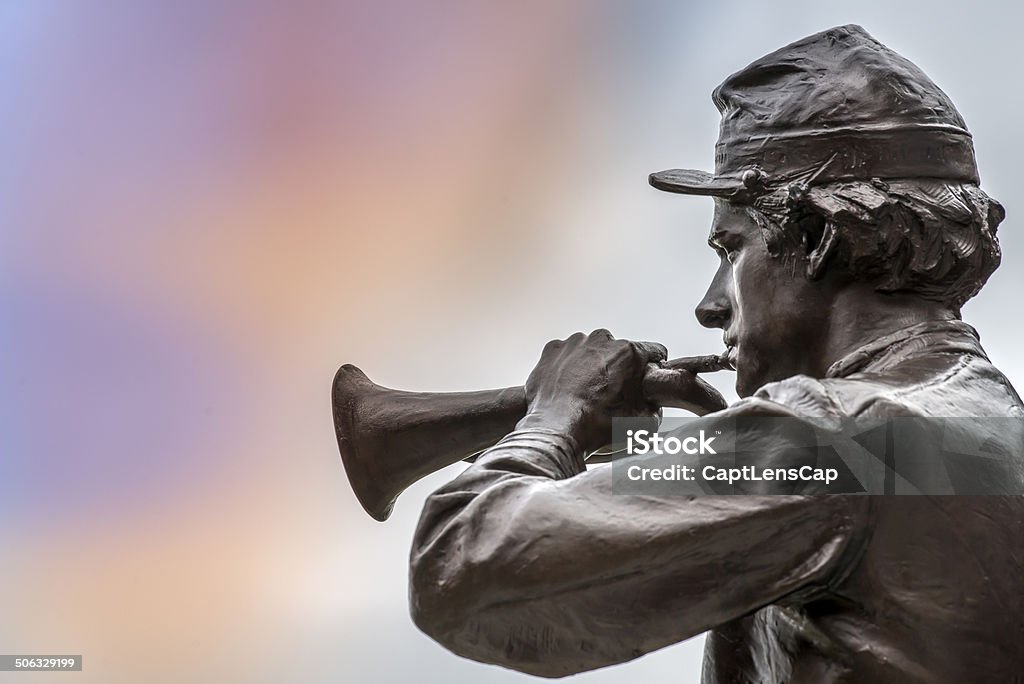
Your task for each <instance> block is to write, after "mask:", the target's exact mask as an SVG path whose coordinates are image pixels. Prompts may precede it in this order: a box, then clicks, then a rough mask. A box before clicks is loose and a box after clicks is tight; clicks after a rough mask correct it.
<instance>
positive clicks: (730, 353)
mask: <svg viewBox="0 0 1024 684" xmlns="http://www.w3.org/2000/svg"><path fill="white" fill-rule="evenodd" d="M739 356H740V353H739V350H737V349H736V347H734V346H732V345H730V346H728V347H726V348H725V359H726V361H728V362H729V365H730V366H732V368H733V370H736V362H737V361H738V360H739Z"/></svg>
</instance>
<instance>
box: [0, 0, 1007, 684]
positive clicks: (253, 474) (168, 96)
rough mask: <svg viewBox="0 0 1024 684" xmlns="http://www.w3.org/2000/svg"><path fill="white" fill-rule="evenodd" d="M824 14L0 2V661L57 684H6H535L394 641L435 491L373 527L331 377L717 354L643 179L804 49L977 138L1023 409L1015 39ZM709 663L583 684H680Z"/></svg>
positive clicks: (681, 244) (994, 334) (985, 11)
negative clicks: (838, 29) (48, 671)
mask: <svg viewBox="0 0 1024 684" xmlns="http://www.w3.org/2000/svg"><path fill="white" fill-rule="evenodd" d="M853 5H855V8H854V6H853ZM853 5H849V4H846V3H822V2H817V1H808V2H798V1H791V2H772V3H767V2H744V3H741V2H727V1H719V2H715V3H710V2H709V3H681V2H597V1H588V0H560V1H559V2H554V3H552V2H542V1H539V0H538V1H533V0H529V1H526V2H505V3H478V2H469V1H466V2H448V1H444V2H418V1H413V0H410V1H409V2H391V1H384V2H365V3H362V4H355V3H347V2H340V3H339V2H333V3H329V2H307V1H305V0H301V1H293V2H283V1H278V2H263V1H259V0H253V1H246V2H242V1H241V0H239V1H238V2H227V1H208V0H186V1H183V2H164V3H158V2H143V3H139V2H131V1H129V0H124V1H115V0H95V1H94V2H89V3H74V2H68V1H63V2H60V1H52V0H32V1H28V0H24V1H19V0H8V1H7V2H3V3H0V110H2V112H3V116H2V119H0V121H2V125H0V149H2V150H3V162H2V163H0V217H2V219H0V220H2V232H0V260H2V268H0V282H2V284H3V287H2V288H0V326H2V327H0V329H2V330H3V342H2V345H0V378H2V383H3V399H2V403H3V410H2V412H0V452H2V453H0V606H3V619H2V620H0V653H37V654H40V653H81V654H83V655H84V662H85V669H84V671H83V672H82V673H79V674H65V673H61V674H52V675H42V674H40V675H26V674H17V675H14V674H7V675H2V674H0V678H3V677H5V676H6V677H7V678H9V679H11V680H17V681H19V682H21V681H24V682H35V681H50V680H54V681H56V680H58V679H59V680H60V681H62V682H63V681H72V680H74V681H76V682H107V683H109V682H138V681H145V682H181V681H196V682H200V681H233V682H243V681H245V682H280V681H292V682H406V681H413V680H421V681H447V682H478V683H483V682H514V681H524V680H526V679H528V678H527V677H526V676H525V675H519V674H516V673H514V672H511V671H506V670H501V669H498V668H494V667H489V666H484V665H479V664H476V663H472V662H469V661H466V660H462V659H460V658H457V657H456V656H454V655H451V654H449V653H448V652H446V651H444V650H443V649H442V648H441V647H439V646H437V645H436V644H434V643H433V642H432V641H431V640H429V639H428V638H427V637H425V636H423V635H422V634H420V633H419V632H418V631H417V630H416V628H415V627H414V626H413V625H412V623H411V620H410V618H409V617H408V611H407V606H406V569H407V568H406V563H407V554H408V548H409V543H410V540H411V538H412V532H413V527H414V525H415V522H416V519H417V516H418V514H419V509H420V507H421V505H422V502H423V499H424V497H425V496H426V495H427V493H428V492H430V491H431V490H432V489H433V488H435V487H437V486H439V485H440V484H441V483H442V482H445V481H447V480H448V479H449V478H451V477H452V476H453V475H454V474H455V473H456V472H458V470H459V468H460V467H459V466H454V467H452V468H450V469H448V470H447V471H445V472H442V473H438V474H436V475H435V476H432V477H431V478H428V479H427V480H425V481H423V482H421V483H419V484H418V485H416V486H414V487H413V488H412V489H411V490H409V491H408V492H407V493H406V494H405V495H404V496H403V498H401V499H400V500H399V503H398V506H397V508H396V511H395V514H394V516H393V518H392V519H391V520H390V521H389V522H388V523H387V524H384V525H382V524H379V523H376V522H374V521H372V520H371V519H370V518H369V517H367V516H366V515H365V514H364V513H363V511H362V510H361V509H360V507H359V505H358V503H357V502H356V501H355V499H354V497H353V496H352V494H351V492H350V490H349V487H348V483H347V481H346V478H345V474H344V472H343V471H342V468H341V465H340V463H339V459H338V456H337V448H336V444H335V437H334V433H333V428H332V424H331V413H330V404H329V388H330V383H331V378H332V376H333V373H334V371H335V369H336V368H337V367H338V365H340V364H341V363H345V362H351V363H355V364H357V365H359V366H360V367H361V368H362V369H363V370H364V371H366V372H367V374H368V375H369V376H370V377H371V378H372V379H374V380H376V381H377V382H379V383H382V384H385V385H388V386H392V387H399V388H404V389H418V390H437V391H441V390H461V389H482V388H488V387H496V386H506V385H513V384H520V383H522V382H523V381H524V379H525V378H526V376H527V374H528V373H529V371H530V369H531V368H532V365H533V363H534V362H535V361H536V359H537V357H538V356H539V353H540V349H541V347H542V346H543V344H544V343H545V341H547V340H548V339H550V338H554V337H565V336H567V335H569V334H570V333H572V332H574V331H576V330H583V331H589V330H592V329H594V328H597V327H608V328H610V329H611V330H612V332H613V333H614V334H615V335H617V336H620V337H627V338H634V339H648V340H658V341H661V342H663V343H665V344H666V345H667V346H668V348H669V350H670V352H671V353H672V354H673V355H684V354H699V353H715V352H718V351H720V350H721V341H720V334H719V333H717V332H714V331H707V330H704V329H702V328H700V327H699V326H698V325H697V323H696V322H695V320H694V319H693V314H692V311H693V307H694V305H695V304H696V303H697V301H698V300H699V299H700V297H701V295H702V293H703V291H704V288H705V286H706V284H707V282H708V281H709V280H710V277H711V275H712V273H713V271H714V268H715V263H716V260H715V259H714V258H713V256H712V253H711V252H710V250H709V249H708V248H707V246H706V245H705V236H706V231H707V227H708V225H709V222H710V218H711V211H712V206H711V202H710V201H708V200H703V199H700V198H685V197H677V196H672V195H668V194H664V193H658V192H656V191H654V190H652V189H651V188H649V187H648V185H647V181H646V176H647V174H648V173H649V172H651V171H654V170H660V169H664V168H670V167H673V166H679V165H691V164H692V165H695V166H701V167H704V168H712V166H713V144H714V141H715V138H716V136H717V123H718V116H717V112H716V110H715V108H714V106H713V105H712V104H711V101H710V96H709V95H710V92H711V90H712V88H713V87H714V86H715V85H717V84H718V83H719V82H720V81H721V80H723V79H724V78H725V77H726V76H727V75H728V74H730V73H732V72H733V71H736V70H738V69H739V68H741V67H743V66H744V65H746V64H747V63H748V62H750V61H752V60H753V59H755V58H757V57H759V56H761V55H762V54H764V53H766V52H768V51H771V50H773V49H775V48H778V47H781V46H782V45H784V44H786V43H788V42H791V41H793V40H796V39H798V38H801V37H803V36H804V35H807V34H810V33H813V32H817V31H820V30H823V29H825V28H828V27H830V26H833V25H837V24H843V23H849V22H855V23H860V24H862V25H864V26H865V27H866V28H867V29H868V30H869V31H870V32H872V33H873V34H874V35H875V36H876V37H877V38H878V39H880V40H881V41H883V42H884V43H886V44H888V45H890V46H891V47H892V48H894V49H896V50H897V51H899V52H901V53H902V54H904V55H905V56H907V57H908V58H910V59H911V60H913V61H915V62H916V63H917V64H919V65H920V66H921V67H922V68H923V69H924V70H925V71H926V72H927V73H928V74H930V75H931V76H932V77H933V78H934V79H935V81H936V82H937V83H938V84H939V85H940V86H941V87H942V88H944V89H945V90H946V91H947V92H948V93H949V95H950V96H951V97H952V99H953V100H954V102H956V104H957V105H958V106H959V108H960V110H961V112H962V114H963V115H964V117H965V118H966V120H967V122H968V125H969V126H970V127H971V129H972V130H973V132H974V134H975V141H976V147H977V154H978V159H979V163H980V167H981V170H982V175H983V185H984V187H985V188H986V189H987V190H988V192H989V193H990V194H992V195H993V196H995V197H997V198H999V199H1000V200H1002V201H1003V202H1004V203H1005V205H1006V206H1007V209H1008V213H1009V218H1008V220H1007V221H1006V222H1005V223H1004V224H1003V228H1002V230H1001V237H1002V244H1003V248H1004V262H1003V267H1002V269H1001V270H1000V271H998V272H997V273H996V275H995V276H994V277H993V278H992V280H991V281H990V284H989V286H988V287H987V288H986V289H985V290H984V291H983V292H982V294H981V295H980V296H979V297H978V298H977V299H976V300H975V301H973V302H971V303H970V304H969V305H968V306H967V308H966V309H965V312H964V314H965V319H966V320H967V321H968V322H971V323H973V324H974V325H975V326H976V327H977V328H978V329H979V330H980V331H981V333H982V339H983V343H984V344H985V346H986V348H987V349H988V351H989V353H990V355H991V357H992V359H993V360H994V362H995V363H996V364H997V365H998V366H999V367H1001V368H1002V369H1003V370H1004V371H1005V372H1007V374H1008V375H1009V376H1010V379H1011V380H1012V381H1014V382H1015V383H1016V384H1017V385H1018V387H1020V386H1022V385H1024V359H1022V357H1021V355H1020V345H1019V343H1018V339H1019V336H1020V334H1021V323H1020V321H1019V318H1018V317H1017V316H1016V313H1015V312H1016V309H1015V307H1012V306H1009V303H1010V302H1012V301H1013V300H1012V299H1011V297H1013V296H1018V297H1019V292H1020V291H1021V287H1022V285H1024V269H1022V265H1021V260H1022V258H1024V240H1022V238H1021V231H1020V229H1019V226H1020V223H1019V216H1021V215H1022V214H1019V213H1018V211H1024V207H1021V208H1018V205H1017V203H1016V188H1017V184H1018V183H1019V182H1020V171H1019V160H1020V159H1022V158H1024V144H1022V142H1021V137H1020V135H1019V131H1020V128H1019V126H1020V124H1019V121H1020V110H1021V105H1022V104H1024V102H1022V99H1024V91H1022V90H1021V89H1020V88H1018V87H1017V83H1016V80H1015V79H1016V76H1015V75H1016V74H1017V73H1018V72H1019V71H1020V69H1021V68H1022V67H1024V58H1022V57H1021V56H1020V52H1019V50H1018V48H1017V45H1018V38H1019V35H1018V34H1019V27H1020V21H1021V10H1020V9H1019V6H1018V5H1017V4H1015V3H1009V2H1007V3H1005V4H1001V3H984V2H972V3H962V2H957V3H952V2H948V3H942V2H935V1H934V0H932V1H930V2H919V3H912V2H900V3H894V2H869V1H862V2H857V3H854V4H853ZM715 382H716V383H717V384H718V385H719V386H720V387H721V388H722V389H723V390H726V391H727V393H728V394H729V396H730V397H735V395H734V394H733V393H732V392H731V389H730V383H731V378H730V377H728V376H725V375H723V376H722V377H718V378H716V379H715ZM701 642H702V639H701V638H697V639H692V640H690V641H689V642H686V643H684V644H681V645H679V646H675V647H671V648H667V649H664V650H663V651H660V652H658V653H655V654H651V655H649V656H646V657H644V658H641V659H640V660H637V661H635V662H633V663H629V664H626V665H622V666H619V667H615V668H611V669H608V670H603V671H598V672H595V673H590V674H585V675H581V676H578V677H577V678H576V679H578V680H579V681H580V682H590V683H594V684H596V683H598V682H622V681H647V682H696V681H697V678H698V672H699V667H700V658H701V656H700V653H701V646H702V643H701Z"/></svg>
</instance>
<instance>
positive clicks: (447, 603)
mask: <svg viewBox="0 0 1024 684" xmlns="http://www.w3.org/2000/svg"><path fill="white" fill-rule="evenodd" d="M461 574H462V573H461V572H460V570H459V568H456V567H452V565H451V564H450V563H449V562H448V558H447V554H445V553H441V552H438V551H437V549H434V550H433V551H432V550H431V549H430V548H429V547H428V548H425V549H417V548H414V549H413V553H412V557H411V559H410V562H409V612H410V614H411V616H412V621H413V623H414V624H415V625H416V626H417V627H418V628H419V629H420V631H422V632H423V633H424V634H426V635H427V636H429V637H430V638H431V639H433V640H434V641H437V642H438V643H440V644H441V645H442V646H444V647H446V648H448V649H449V650H453V651H457V650H458V642H459V634H460V633H461V632H462V631H464V626H465V625H466V623H467V621H468V617H469V615H470V613H471V611H472V606H471V593H470V592H469V591H468V590H467V588H466V587H464V586H463V585H464V584H465V583H464V582H463V581H462V579H461V577H460V575H461Z"/></svg>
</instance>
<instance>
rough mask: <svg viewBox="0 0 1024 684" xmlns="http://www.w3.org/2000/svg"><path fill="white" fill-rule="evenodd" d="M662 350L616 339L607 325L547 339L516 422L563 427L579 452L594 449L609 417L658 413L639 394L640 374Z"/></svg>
mask: <svg viewBox="0 0 1024 684" xmlns="http://www.w3.org/2000/svg"><path fill="white" fill-rule="evenodd" d="M666 355H667V354H666V350H665V348H664V347H663V346H661V345H660V344H654V343H650V342H630V341H629V340H617V339H615V338H614V337H612V334H611V333H610V332H608V331H607V330H595V331H594V332H592V333H590V334H589V335H584V334H583V333H576V334H575V335H572V336H571V337H569V338H568V339H567V340H564V341H563V340H552V341H551V342H548V344H547V346H545V347H544V351H543V352H542V353H541V357H540V361H538V362H537V366H536V367H535V368H534V369H533V372H532V373H530V377H529V379H528V380H527V381H526V400H527V404H528V410H527V414H526V417H525V418H523V420H522V421H520V423H519V427H520V428H523V427H547V428H552V429H556V430H560V431H564V432H566V433H567V434H569V435H570V436H572V437H573V438H574V439H575V440H576V441H577V442H578V443H579V445H580V446H581V447H582V448H583V449H584V450H585V451H587V452H590V451H593V450H595V449H598V448H599V447H601V446H603V445H604V444H606V443H607V442H608V441H609V440H610V437H611V433H612V417H613V416H615V417H621V418H635V417H652V416H655V415H657V414H658V412H659V407H658V406H656V405H654V404H652V403H650V402H649V401H648V400H647V398H646V397H645V396H644V374H645V372H646V371H647V369H648V364H651V363H658V362H661V361H664V360H665V358H666Z"/></svg>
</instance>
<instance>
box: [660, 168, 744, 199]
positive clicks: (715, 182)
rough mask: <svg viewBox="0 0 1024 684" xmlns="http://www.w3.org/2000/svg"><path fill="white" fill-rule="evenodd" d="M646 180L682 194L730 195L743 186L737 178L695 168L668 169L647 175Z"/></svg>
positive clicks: (668, 190) (663, 188)
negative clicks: (714, 174) (717, 175)
mask: <svg viewBox="0 0 1024 684" xmlns="http://www.w3.org/2000/svg"><path fill="white" fill-rule="evenodd" d="M647 180H648V181H649V182H650V184H651V185H653V186H654V187H656V188H657V189H658V190H664V191H665V192H677V193H679V194H682V195H709V196H711V197H731V196H733V195H735V194H736V193H737V192H739V191H740V190H741V189H742V188H743V183H742V182H741V181H740V180H739V179H738V178H722V177H718V178H716V177H715V176H713V175H711V174H710V173H708V172H707V171H698V170H697V169H669V170H667V171H659V172H657V173H652V174H651V175H650V176H648V178H647Z"/></svg>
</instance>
